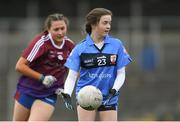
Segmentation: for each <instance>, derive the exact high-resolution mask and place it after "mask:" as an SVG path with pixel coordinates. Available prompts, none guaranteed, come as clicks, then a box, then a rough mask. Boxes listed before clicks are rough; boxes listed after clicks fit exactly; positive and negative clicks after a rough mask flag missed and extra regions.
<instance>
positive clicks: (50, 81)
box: [40, 75, 57, 87]
mask: <svg viewBox="0 0 180 122" xmlns="http://www.w3.org/2000/svg"><path fill="white" fill-rule="evenodd" d="M40 80H41V81H42V83H43V84H44V85H45V86H46V87H50V86H52V85H53V83H54V82H55V81H57V79H56V78H55V77H54V76H51V75H47V76H41V79H40Z"/></svg>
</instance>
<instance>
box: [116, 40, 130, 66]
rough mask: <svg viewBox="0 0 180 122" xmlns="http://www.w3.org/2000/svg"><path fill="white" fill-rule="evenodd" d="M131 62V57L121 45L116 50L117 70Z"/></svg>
mask: <svg viewBox="0 0 180 122" xmlns="http://www.w3.org/2000/svg"><path fill="white" fill-rule="evenodd" d="M131 61H132V59H131V57H130V56H129V54H128V53H127V51H126V48H125V47H124V46H123V44H122V43H121V45H120V48H119V50H118V62H117V69H121V68H122V67H124V66H126V65H127V64H129V63H130V62H131Z"/></svg>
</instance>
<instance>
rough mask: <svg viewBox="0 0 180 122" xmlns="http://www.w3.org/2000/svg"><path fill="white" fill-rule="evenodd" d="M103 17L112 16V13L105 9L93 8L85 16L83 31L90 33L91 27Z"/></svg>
mask: <svg viewBox="0 0 180 122" xmlns="http://www.w3.org/2000/svg"><path fill="white" fill-rule="evenodd" d="M103 15H111V16H112V12H111V11H110V10H108V9H105V8H95V9H93V10H91V11H90V12H89V13H88V14H87V15H86V23H85V30H86V32H87V33H89V34H90V33H91V31H92V28H91V25H96V24H97V23H98V22H99V20H100V18H101V16H103Z"/></svg>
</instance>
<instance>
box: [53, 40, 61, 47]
mask: <svg viewBox="0 0 180 122" xmlns="http://www.w3.org/2000/svg"><path fill="white" fill-rule="evenodd" d="M53 41H54V43H55V44H56V45H58V46H61V44H62V42H63V40H62V41H55V40H53Z"/></svg>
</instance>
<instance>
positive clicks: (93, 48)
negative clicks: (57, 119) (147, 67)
mask: <svg viewBox="0 0 180 122" xmlns="http://www.w3.org/2000/svg"><path fill="white" fill-rule="evenodd" d="M111 21H112V12H111V11H110V10H108V9H105V8H95V9H93V10H91V11H90V12H89V13H88V14H87V16H86V24H85V29H86V32H87V36H86V38H85V39H84V40H83V41H81V42H80V43H79V44H78V45H76V47H75V48H74V49H73V51H72V53H71V55H70V56H69V58H68V59H67V62H66V63H65V66H66V67H68V68H69V73H68V76H67V79H66V82H65V86H64V92H63V94H62V95H63V96H65V97H64V98H69V99H65V101H66V105H67V108H72V106H71V102H70V96H71V94H72V92H73V88H74V85H75V81H76V79H77V77H78V72H79V79H78V81H77V85H76V95H77V94H78V92H79V90H80V89H81V88H82V87H84V86H87V85H93V86H96V87H97V88H99V89H100V90H101V92H102V94H103V102H102V105H101V106H100V107H99V108H98V109H97V110H93V111H88V110H85V109H83V108H82V107H81V106H80V105H78V106H77V113H78V120H79V121H94V120H95V118H96V112H98V113H99V119H100V121H117V120H118V118H117V109H118V96H119V90H120V88H121V87H122V85H123V83H124V81H125V66H126V65H127V64H128V63H130V62H131V58H130V56H129V55H128V53H127V52H126V49H125V48H124V46H123V43H122V42H121V41H120V40H119V39H117V38H114V37H111V36H109V35H108V34H109V31H110V29H111ZM77 104H78V103H77Z"/></svg>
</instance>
